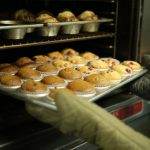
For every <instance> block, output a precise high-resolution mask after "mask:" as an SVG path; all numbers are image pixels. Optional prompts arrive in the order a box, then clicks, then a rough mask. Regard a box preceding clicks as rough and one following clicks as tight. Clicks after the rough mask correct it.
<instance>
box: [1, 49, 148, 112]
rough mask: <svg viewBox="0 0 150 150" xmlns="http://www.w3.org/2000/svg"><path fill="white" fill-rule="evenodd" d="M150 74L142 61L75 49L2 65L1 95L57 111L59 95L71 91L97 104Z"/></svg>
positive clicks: (21, 59) (22, 58) (21, 58)
mask: <svg viewBox="0 0 150 150" xmlns="http://www.w3.org/2000/svg"><path fill="white" fill-rule="evenodd" d="M146 72H147V69H145V68H144V67H143V66H141V65H140V64H139V63H138V62H135V61H132V60H125V61H123V62H120V61H119V60H117V59H115V58H111V57H109V58H104V57H100V56H97V55H96V54H94V53H92V52H84V53H79V52H78V51H76V50H74V49H73V48H65V49H63V50H62V51H53V52H50V53H48V54H47V55H36V56H33V57H32V58H29V57H20V58H18V59H17V60H16V61H15V62H14V63H12V64H10V63H1V64H0V92H1V93H3V94H6V95H9V96H12V97H15V98H16V99H19V100H23V101H26V102H31V103H34V104H37V105H40V106H43V107H47V108H49V109H53V110H57V108H56V105H55V96H56V93H57V92H58V91H60V90H62V89H68V90H70V91H71V92H72V93H73V94H75V95H76V96H78V97H83V99H85V100H88V101H90V102H92V101H96V100H98V99H100V98H102V97H103V96H106V95H107V94H109V93H110V92H112V91H114V90H116V89H118V88H120V87H121V86H123V85H125V84H127V83H129V82H131V81H133V80H134V79H137V78H138V77H140V76H142V75H144V74H145V73H146Z"/></svg>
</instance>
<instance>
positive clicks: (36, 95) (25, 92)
mask: <svg viewBox="0 0 150 150" xmlns="http://www.w3.org/2000/svg"><path fill="white" fill-rule="evenodd" d="M20 92H21V94H24V95H26V96H30V97H34V98H38V97H44V96H47V95H48V94H49V92H50V90H49V89H48V88H47V91H45V92H29V91H25V90H22V89H20Z"/></svg>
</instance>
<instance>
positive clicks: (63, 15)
mask: <svg viewBox="0 0 150 150" xmlns="http://www.w3.org/2000/svg"><path fill="white" fill-rule="evenodd" d="M57 19H58V20H59V21H61V22H67V21H78V19H77V17H76V16H75V15H74V14H73V13H72V12H71V11H63V12H60V13H59V14H58V15H57Z"/></svg>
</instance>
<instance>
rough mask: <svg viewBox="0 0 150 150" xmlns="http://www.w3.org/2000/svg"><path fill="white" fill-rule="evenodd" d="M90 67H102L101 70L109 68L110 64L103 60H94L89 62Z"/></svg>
mask: <svg viewBox="0 0 150 150" xmlns="http://www.w3.org/2000/svg"><path fill="white" fill-rule="evenodd" d="M88 65H89V66H90V67H92V68H95V69H100V70H108V69H109V66H108V64H107V63H105V62H103V61H102V60H100V59H98V60H93V61H91V62H89V64H88Z"/></svg>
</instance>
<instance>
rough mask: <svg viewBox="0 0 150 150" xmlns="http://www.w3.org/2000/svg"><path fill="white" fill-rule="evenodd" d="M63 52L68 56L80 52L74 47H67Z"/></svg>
mask: <svg viewBox="0 0 150 150" xmlns="http://www.w3.org/2000/svg"><path fill="white" fill-rule="evenodd" d="M62 54H63V55H64V56H66V57H72V56H77V55H79V53H78V52H77V51H75V50H74V49H72V48H65V49H63V50H62Z"/></svg>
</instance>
